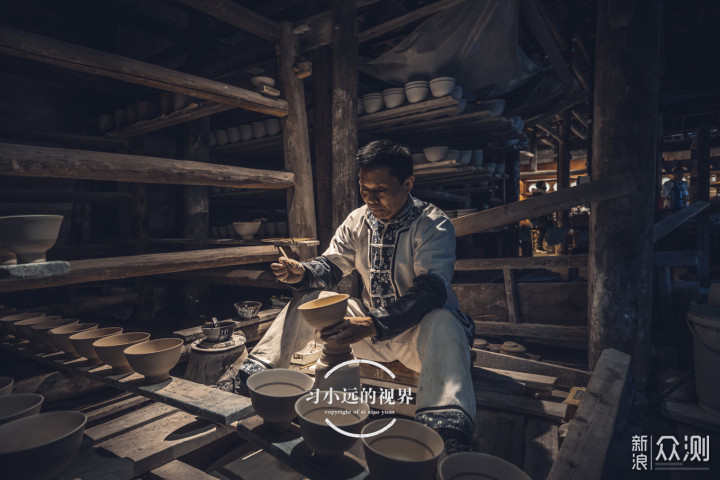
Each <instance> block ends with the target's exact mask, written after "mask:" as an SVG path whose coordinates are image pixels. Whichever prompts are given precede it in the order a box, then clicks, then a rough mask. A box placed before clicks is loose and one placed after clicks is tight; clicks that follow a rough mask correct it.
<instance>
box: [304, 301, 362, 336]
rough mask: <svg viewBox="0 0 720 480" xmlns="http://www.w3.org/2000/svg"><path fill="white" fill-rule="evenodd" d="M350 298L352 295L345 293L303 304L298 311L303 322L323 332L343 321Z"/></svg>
mask: <svg viewBox="0 0 720 480" xmlns="http://www.w3.org/2000/svg"><path fill="white" fill-rule="evenodd" d="M348 298H350V295H347V294H344V293H343V294H338V295H330V296H329V297H324V298H318V299H316V300H310V301H309V302H306V303H303V304H302V305H300V306H299V307H298V310H299V311H300V316H302V318H303V320H305V321H306V322H307V323H308V324H309V325H310V326H311V327H313V328H316V329H320V330H321V329H323V328H326V327H331V326H333V325H335V324H336V323H338V322H340V321H341V320H342V319H343V317H344V316H345V312H346V310H347V300H348Z"/></svg>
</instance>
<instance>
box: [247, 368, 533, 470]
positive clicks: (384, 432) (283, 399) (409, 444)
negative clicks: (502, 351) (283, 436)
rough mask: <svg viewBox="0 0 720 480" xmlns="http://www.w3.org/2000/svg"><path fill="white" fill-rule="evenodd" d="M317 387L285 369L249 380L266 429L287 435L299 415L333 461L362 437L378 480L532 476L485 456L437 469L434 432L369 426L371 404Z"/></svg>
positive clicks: (388, 423) (451, 460) (310, 440)
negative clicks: (286, 432) (434, 476)
mask: <svg viewBox="0 0 720 480" xmlns="http://www.w3.org/2000/svg"><path fill="white" fill-rule="evenodd" d="M313 383H314V380H313V378H312V377H310V376H308V375H306V374H304V373H302V372H298V371H295V370H289V369H280V368H278V369H270V370H265V371H262V372H258V373H255V374H253V375H251V376H250V377H249V378H248V380H247V386H248V389H249V391H250V399H251V401H252V405H253V408H254V409H255V412H256V413H257V414H258V415H259V416H260V417H261V418H262V419H263V421H264V427H265V428H266V429H267V430H269V431H272V432H284V431H287V430H289V429H291V428H292V423H291V422H292V420H293V419H294V418H295V417H297V419H298V425H299V426H300V433H301V434H302V437H303V440H304V442H305V444H306V445H307V446H308V447H310V448H311V449H312V450H313V451H314V452H315V454H316V455H320V456H326V457H330V458H332V457H336V458H338V457H341V456H342V455H344V452H345V451H347V450H349V449H350V448H351V447H352V446H353V445H354V444H355V442H357V438H358V436H359V437H360V438H361V439H362V445H363V451H364V453H365V459H366V461H367V466H368V469H369V470H370V473H371V474H372V477H373V478H376V479H378V480H396V479H397V478H412V479H414V480H426V479H429V478H431V477H432V476H433V474H434V472H435V470H436V467H437V472H438V476H437V478H439V479H441V480H450V479H453V478H503V479H508V480H529V478H530V477H528V476H527V475H526V474H525V473H524V472H522V471H521V470H520V469H518V468H517V467H515V466H514V465H512V464H510V463H508V462H505V461H504V460H502V459H499V458H497V457H492V456H490V455H485V454H469V455H471V456H470V457H467V456H463V455H461V454H456V455H450V456H447V457H446V458H445V459H443V461H442V462H440V465H438V460H439V458H440V456H441V454H442V453H443V449H444V442H443V439H442V437H441V436H440V435H439V434H438V433H437V432H436V431H435V430H433V429H432V428H430V427H428V426H426V425H423V424H421V423H419V422H416V421H412V420H405V419H397V418H395V419H393V418H387V419H381V420H375V421H372V422H369V423H367V424H366V421H367V419H368V417H369V415H370V406H369V405H368V404H367V403H362V402H357V401H355V400H350V401H347V402H344V401H343V398H342V397H341V396H340V395H339V394H338V393H337V392H333V391H332V390H327V391H325V390H320V391H317V390H316V391H314V392H313V391H311V390H312V387H313ZM328 420H329V421H330V422H331V423H332V425H330V424H328V423H327V422H328ZM333 427H335V428H333ZM338 429H339V430H342V432H345V433H342V432H341V431H338ZM465 455H467V454H465ZM464 475H467V477H465V476H464ZM482 475H489V476H482Z"/></svg>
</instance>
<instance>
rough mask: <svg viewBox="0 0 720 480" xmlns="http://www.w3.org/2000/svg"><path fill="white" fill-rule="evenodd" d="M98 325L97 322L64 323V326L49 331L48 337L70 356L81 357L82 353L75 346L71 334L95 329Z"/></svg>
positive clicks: (54, 344)
mask: <svg viewBox="0 0 720 480" xmlns="http://www.w3.org/2000/svg"><path fill="white" fill-rule="evenodd" d="M97 327H98V324H97V323H75V324H72V325H63V326H62V327H55V328H53V329H52V330H50V331H49V332H48V338H49V339H50V343H52V345H53V346H54V347H55V348H57V349H58V350H62V351H63V352H65V355H66V356H67V357H68V358H80V354H79V353H78V352H77V350H75V347H73V345H72V342H71V341H70V336H71V335H75V334H76V333H80V332H87V331H88V330H95V329H96V328H97Z"/></svg>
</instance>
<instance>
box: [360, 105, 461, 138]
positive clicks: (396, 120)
mask: <svg viewBox="0 0 720 480" xmlns="http://www.w3.org/2000/svg"><path fill="white" fill-rule="evenodd" d="M398 108H402V107H398ZM391 110H395V109H391ZM461 113H462V109H461V108H460V107H459V106H458V105H453V106H450V107H445V108H440V109H437V110H430V111H426V112H419V113H412V114H408V115H404V116H402V117H393V118H388V119H386V120H376V121H373V122H367V123H362V124H359V125H358V128H359V129H360V130H361V131H368V132H372V131H375V130H381V129H386V128H389V127H394V126H397V125H408V124H412V123H415V122H421V121H429V120H433V119H438V118H446V117H454V116H456V115H460V114H461ZM360 118H362V117H360Z"/></svg>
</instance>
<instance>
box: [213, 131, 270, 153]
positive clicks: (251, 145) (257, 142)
mask: <svg viewBox="0 0 720 480" xmlns="http://www.w3.org/2000/svg"><path fill="white" fill-rule="evenodd" d="M282 139H283V136H282V135H280V134H278V135H272V136H270V137H262V138H255V139H252V140H247V141H245V142H235V143H226V144H225V145H218V146H215V147H213V148H212V150H211V152H212V153H217V154H226V153H256V152H270V151H275V150H282V148H283V142H282Z"/></svg>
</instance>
